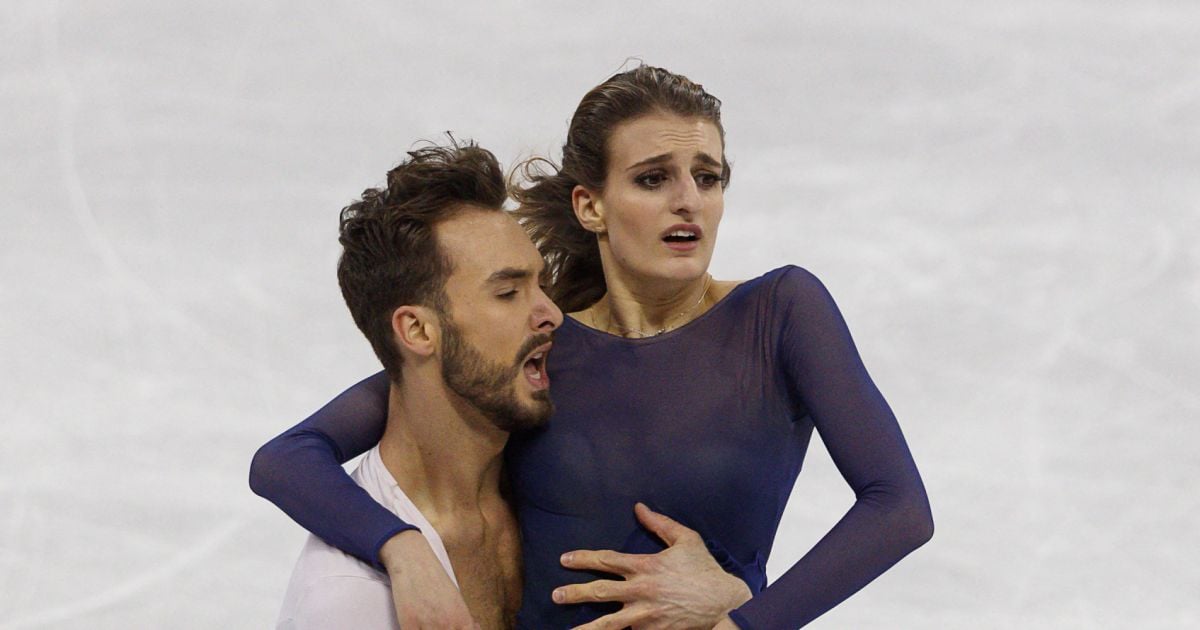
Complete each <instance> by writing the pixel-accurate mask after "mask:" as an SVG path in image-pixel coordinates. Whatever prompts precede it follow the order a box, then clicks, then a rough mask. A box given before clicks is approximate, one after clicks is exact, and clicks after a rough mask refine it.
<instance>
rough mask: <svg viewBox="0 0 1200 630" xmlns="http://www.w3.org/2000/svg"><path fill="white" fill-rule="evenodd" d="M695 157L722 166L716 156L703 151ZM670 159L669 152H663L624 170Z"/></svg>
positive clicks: (705, 162) (718, 166)
mask: <svg viewBox="0 0 1200 630" xmlns="http://www.w3.org/2000/svg"><path fill="white" fill-rule="evenodd" d="M696 159H697V160H699V161H701V162H703V163H704V164H707V165H709V166H715V167H717V168H721V167H723V166H724V164H722V163H721V160H718V159H717V158H715V157H713V156H711V155H709V154H707V153H705V152H703V151H701V152H700V153H697V154H696ZM670 160H671V154H670V153H663V154H662V155H656V156H654V157H648V158H646V159H644V160H642V161H641V162H638V163H637V164H634V165H633V166H630V167H629V168H627V169H625V170H627V171H632V170H634V169H637V168H642V167H644V166H650V165H651V164H662V163H663V162H669V161H670Z"/></svg>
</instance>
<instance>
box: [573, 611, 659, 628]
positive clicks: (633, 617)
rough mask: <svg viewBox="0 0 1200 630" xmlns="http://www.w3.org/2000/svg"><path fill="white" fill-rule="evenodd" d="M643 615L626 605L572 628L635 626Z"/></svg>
mask: <svg viewBox="0 0 1200 630" xmlns="http://www.w3.org/2000/svg"><path fill="white" fill-rule="evenodd" d="M644 617H645V613H643V612H635V610H634V609H631V608H629V607H628V606H626V607H625V608H622V609H621V610H618V611H617V612H615V613H611V614H608V615H604V616H603V617H601V618H599V619H597V620H595V621H591V622H588V623H585V624H583V625H582V626H575V627H574V628H573V629H572V630H621V629H622V628H629V627H631V626H636V625H637V624H638V623H639V622H641V621H642V619H643V618H644Z"/></svg>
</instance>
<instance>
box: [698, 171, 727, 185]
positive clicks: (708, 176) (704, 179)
mask: <svg viewBox="0 0 1200 630" xmlns="http://www.w3.org/2000/svg"><path fill="white" fill-rule="evenodd" d="M696 183H697V184H699V185H700V187H701V188H713V187H716V186H718V185H720V183H721V176H720V175H717V174H716V173H698V174H696Z"/></svg>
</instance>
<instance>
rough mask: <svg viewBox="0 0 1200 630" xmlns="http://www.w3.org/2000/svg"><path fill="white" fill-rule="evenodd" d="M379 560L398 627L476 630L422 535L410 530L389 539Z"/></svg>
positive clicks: (409, 629) (444, 570) (452, 585)
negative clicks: (390, 593) (389, 592)
mask: <svg viewBox="0 0 1200 630" xmlns="http://www.w3.org/2000/svg"><path fill="white" fill-rule="evenodd" d="M379 560H380V562H382V563H383V566H384V567H386V568H387V572H388V577H389V578H391V580H392V604H393V605H394V606H395V607H396V619H397V621H399V622H400V627H401V628H404V630H413V629H418V630H419V629H422V628H439V629H440V628H453V629H454V630H478V629H479V624H477V623H475V620H474V619H472V618H471V611H470V610H468V609H467V603H466V602H465V601H463V598H462V594H461V593H459V592H458V589H457V588H455V587H454V582H452V581H451V580H450V576H449V575H446V569H444V568H442V563H441V562H440V561H438V558H437V556H436V555H434V553H433V548H432V547H430V546H429V541H427V540H425V537H424V536H422V535H421V532H419V531H416V530H414V529H409V530H405V531H402V532H400V533H399V534H396V535H395V536H392V537H391V538H390V539H388V541H387V542H386V543H384V544H383V547H381V548H380V549H379Z"/></svg>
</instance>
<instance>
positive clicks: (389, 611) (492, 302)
mask: <svg viewBox="0 0 1200 630" xmlns="http://www.w3.org/2000/svg"><path fill="white" fill-rule="evenodd" d="M409 155H410V156H411V158H410V159H409V160H408V161H407V162H405V163H403V164H401V165H400V166H398V167H396V168H395V169H393V170H392V171H391V172H389V173H388V179H387V186H386V187H385V188H382V189H378V190H368V191H366V192H365V193H364V194H363V198H362V201H359V202H357V203H354V204H352V205H350V206H348V207H347V208H346V209H344V210H343V211H342V217H341V238H340V241H341V243H342V246H343V248H344V251H343V254H342V257H341V260H340V261H339V263H338V282H339V284H340V285H341V289H342V295H343V297H344V298H345V300H346V304H347V306H348V307H349V308H350V312H351V314H352V315H353V317H354V321H355V323H356V324H357V325H358V327H359V329H360V330H362V332H363V334H364V335H365V336H366V337H367V339H368V340H369V341H370V342H371V346H372V347H373V349H374V350H375V353H376V355H377V356H378V357H379V360H380V362H381V363H382V364H383V366H384V369H385V371H386V372H387V374H388V378H389V380H390V391H389V403H388V420H387V428H386V430H385V432H384V435H383V438H382V440H381V441H380V443H379V445H378V446H377V447H375V448H374V449H372V450H371V451H369V452H368V453H367V455H366V456H365V457H364V459H363V461H362V463H361V464H360V466H359V468H358V469H357V470H356V471H355V472H354V475H353V477H354V479H355V481H356V482H357V483H358V484H359V485H361V486H363V487H364V488H365V489H366V490H367V492H368V493H370V494H371V496H372V497H374V498H375V500H376V501H378V502H379V503H381V504H382V505H384V506H385V507H387V508H388V509H390V510H391V511H393V512H395V513H396V514H397V515H399V516H400V517H401V518H403V519H404V520H405V521H407V522H409V523H414V524H416V525H417V526H418V527H419V528H420V531H419V532H418V531H417V530H410V531H405V532H402V533H400V534H398V535H396V536H394V537H393V538H392V539H390V540H389V541H388V543H387V545H386V546H385V554H384V555H385V561H386V557H387V556H396V557H403V558H405V563H404V566H403V567H398V566H393V565H389V566H388V569H389V573H391V574H392V579H393V580H403V581H404V582H405V584H404V585H403V586H404V588H403V589H400V590H401V591H402V592H404V593H405V594H406V597H411V598H412V599H413V600H417V601H406V602H403V604H404V606H402V607H401V608H402V609H405V610H407V609H412V610H415V611H421V610H437V611H438V616H439V618H438V619H437V620H436V623H437V624H438V626H439V627H470V626H472V625H474V624H476V623H478V624H479V625H480V626H481V627H483V628H501V627H511V626H512V625H513V622H514V618H515V615H516V611H517V608H518V606H519V605H520V598H521V569H520V534H519V530H518V528H517V523H516V520H515V517H514V514H513V511H512V509H511V508H510V506H509V505H508V503H507V502H506V501H505V499H504V498H503V497H502V496H501V484H500V476H501V464H502V457H501V452H502V450H503V448H504V445H505V443H506V441H507V439H508V434H509V432H510V431H512V430H516V429H523V428H530V427H534V426H538V425H540V424H541V423H543V422H545V421H546V419H547V418H548V417H549V415H550V412H551V403H550V399H549V393H548V387H549V382H548V379H547V377H546V353H547V352H548V351H549V350H550V346H551V333H552V332H553V331H554V329H555V328H557V327H558V326H559V324H561V323H562V313H561V312H560V311H559V309H558V308H557V307H556V306H555V305H554V303H553V302H551V301H550V299H549V298H547V297H546V295H545V293H543V292H542V290H541V287H540V279H541V274H542V272H543V266H544V265H543V262H542V259H541V257H540V256H539V254H538V252H537V250H536V249H535V248H534V246H533V244H532V243H531V242H530V240H529V238H528V237H527V236H526V235H525V233H524V231H523V230H522V229H521V227H520V226H519V225H517V223H516V221H514V220H513V219H512V218H511V217H510V216H509V215H508V214H507V213H506V212H504V211H503V210H502V205H503V203H504V201H505V198H506V193H505V187H504V181H503V177H502V171H501V169H500V167H499V165H498V164H497V163H496V160H495V158H494V157H493V156H492V154H491V153H489V152H488V151H486V150H483V149H481V148H478V147H476V146H474V145H463V146H460V145H451V146H447V147H427V148H422V149H420V150H416V151H412V152H410V154H409ZM483 243H486V244H487V246H486V247H481V246H480V245H481V244H483ZM414 585H415V586H416V587H415V588H414ZM454 586H457V591H455V590H454ZM392 592H393V585H392V584H391V582H390V581H389V578H388V576H385V575H384V574H382V573H380V572H379V571H377V570H375V569H374V568H372V567H371V566H369V565H367V564H365V563H363V562H361V561H359V560H357V559H355V558H353V557H351V556H348V555H346V554H344V553H342V552H341V551H338V550H336V549H335V548H333V547H331V546H329V545H328V544H326V543H325V542H323V541H321V540H320V539H318V538H316V537H314V536H310V537H309V540H308V542H307V544H306V545H305V547H304V550H303V551H302V553H301V555H300V559H299V560H298V562H297V564H296V568H295V570H294V572H293V574H292V579H291V582H290V584H289V586H288V591H287V594H286V596H285V599H284V605H283V610H282V612H281V614H280V618H279V624H278V627H280V628H295V629H305V628H388V627H398V626H399V625H401V621H403V625H404V626H405V627H406V628H407V627H417V626H421V625H424V623H425V620H422V619H408V618H406V619H398V618H397V615H396V613H395V610H396V608H395V607H394V606H393V595H392ZM447 594H448V595H447ZM459 594H461V597H460V596H459ZM422 597H431V598H439V597H440V598H441V599H440V600H438V601H419V600H420V598H422ZM400 603H401V602H396V604H397V605H399V604H400ZM464 604H465V607H464Z"/></svg>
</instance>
